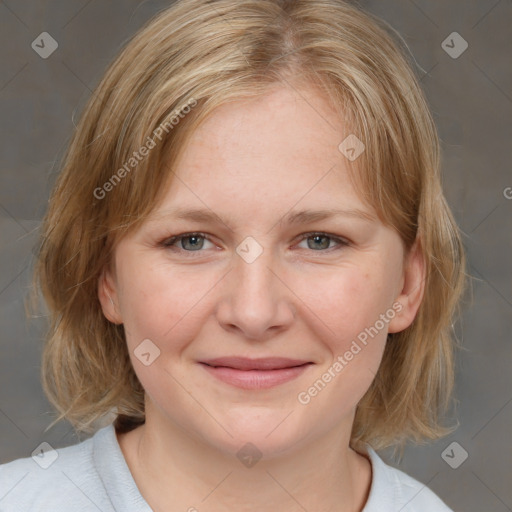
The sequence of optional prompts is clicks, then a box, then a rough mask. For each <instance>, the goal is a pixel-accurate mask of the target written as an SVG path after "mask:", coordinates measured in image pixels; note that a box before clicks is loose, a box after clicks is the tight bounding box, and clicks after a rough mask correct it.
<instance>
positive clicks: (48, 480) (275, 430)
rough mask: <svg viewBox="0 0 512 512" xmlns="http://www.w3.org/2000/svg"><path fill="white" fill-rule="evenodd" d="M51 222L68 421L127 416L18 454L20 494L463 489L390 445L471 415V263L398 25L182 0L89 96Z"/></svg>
mask: <svg viewBox="0 0 512 512" xmlns="http://www.w3.org/2000/svg"><path fill="white" fill-rule="evenodd" d="M43 231H44V232H43V244H42V248H41V253H40V258H39V262H38V267H37V274H36V275H37V277H38V282H39V284H40V286H41V289H42V291H43V293H44V296H45V299H46V302H47V304H48V307H49V309H50V312H51V315H52V319H53V322H52V325H51V329H50V334H49V338H48V341H47V344H46V346H45V351H44V355H43V384H44V388H45V391H46V393H47V395H48V397H49V398H50V400H51V401H52V403H53V404H54V405H55V407H56V408H57V410H58V411H59V417H58V418H57V419H56V421H58V420H60V419H62V418H67V419H68V420H69V421H71V422H72V423H73V425H74V426H75V427H76V428H77V430H79V431H85V432H95V430H96V426H95V425H98V423H99V422H100V421H107V420H106V418H109V415H110V417H111V416H112V415H113V416H114V422H113V423H108V421H107V423H108V424H107V425H106V426H103V427H102V428H100V429H99V430H97V431H96V432H95V433H94V436H93V437H92V438H90V439H88V440H86V441H83V442H82V443H80V444H77V445H74V446H71V447H67V448H64V449H60V450H58V451H52V450H51V449H50V448H49V447H43V448H41V449H40V450H39V451H38V452H36V453H35V454H33V457H32V458H30V457H29V458H25V459H18V460H16V461H13V462H11V463H9V464H4V465H3V466H0V475H1V477H2V478H1V484H0V496H4V498H3V499H2V501H0V505H1V506H2V510H5V511H6V512H7V511H11V510H48V509H51V510H69V509H76V510H98V509H99V510H102V511H112V510H119V511H121V510H122V511H130V510H133V511H135V510H154V511H163V510H165V511H178V510H188V511H195V510H198V511H228V510H229V511H231V510H246V511H256V510H258V511H260V510H270V509H272V510H274V509H277V510H286V511H295V510H297V511H299V510H309V511H321V510H333V511H334V510H336V511H338V512H349V511H350V512H354V511H364V512H374V511H379V512H382V511H396V510H402V511H404V512H405V511H409V512H410V511H428V512H433V511H447V510H450V509H449V508H448V507H447V506H446V505H445V504H444V503H443V502H442V501H441V500H440V499H439V498H438V497H437V496H436V495H435V494H434V493H433V492H432V491H430V490H429V489H428V488H425V486H424V485H423V484H421V483H420V482H418V481H416V480H414V479H412V478H411V477H409V476H407V475H406V474H404V473H402V472H400V471H398V470H397V469H394V468H392V467H390V466H388V465H386V464H385V463H384V462H383V461H382V459H381V458H380V457H379V456H378V455H377V453H376V451H375V450H378V449H382V448H385V447H388V446H395V447H400V446H403V444H404V443H405V442H406V441H407V440H412V441H416V442H420V441H422V440H425V439H436V438H438V437H440V436H441V435H443V434H446V433H447V432H448V431H449V430H448V429H446V428H443V427H442V426H441V425H440V424H439V422H438V416H439V414H440V413H441V412H442V411H443V408H444V407H446V406H447V404H448V403H449V399H450V393H451V388H452V383H453V368H452V365H453V362H452V357H453V354H452V352H453V340H452V337H451V325H452V322H453V316H454V313H455V309H456V306H457V303H458V300H459V297H460V295H461V293H462V290H463V285H464V265H465V260H464V253H463V249H462V244H461V241H460V236H459V232H458V229H457V226H456V225H455V222H454V220H453V217H452V215H451V213H450V210H449V208H448V206H447V204H446V202H445V199H444V197H443V193H442V189H441V183H440V171H439V146H438V138H437V134H436V130H435V125H434V123H433V121H432V118H431V115H430V113H429V111H428V107H427V103H426V101H425V99H424V96H423V94H422V92H421V89H420V87H419V84H418V81H417V80H416V78H415V76H414V73H413V72H412V71H411V68H410V66H409V64H408V62H407V59H406V57H405V54H404V53H403V52H402V50H400V49H399V47H398V46H397V44H396V42H395V41H394V40H393V38H392V36H391V33H390V31H389V30H388V29H387V28H386V26H385V25H384V24H383V23H382V22H380V21H379V20H377V19H374V18H373V17H372V16H370V15H369V14H366V13H364V12H362V11H361V10H359V9H356V8H355V7H353V6H351V5H349V4H347V3H344V2H341V1H338V0H297V1H294V2H285V1H278V0H242V1H240V0H219V1H215V2H211V1H208V0H184V1H181V2H177V3H175V4H174V5H172V6H171V7H170V8H169V9H166V10H165V11H163V12H161V13H160V14H159V15H158V16H156V17H155V18H154V19H153V20H151V21H150V22H149V23H148V24H147V25H146V26H145V27H144V28H143V29H142V30H141V31H140V32H139V33H138V34H137V35H136V36H135V37H134V38H133V40H131V41H130V42H129V43H128V44H127V46H126V47H125V48H124V50H123V51H122V52H121V54H120V55H119V57H118V58H117V59H116V60H115V62H114V63H113V64H112V65H111V66H110V68H109V69H108V71H107V73H106V75H105V77H104V79H103V80H102V82H101V83H100V85H99V86H98V88H97V90H96V92H95V93H94V94H93V96H92V97H91V99H90V102H89V104H88V105H87V107H86V109H85V112H84V114H83V116H82V119H81V121H80V123H79V125H78V128H77V131H76V133H75V134H74V136H73V138H72V141H71V143H70V146H69V150H68V153H67V155H66V158H65V161H64V164H63V168H62V172H61V174H60V177H59V179H58V182H57V184H56V187H55V190H54V193H53V195H52V197H51V200H50V206H49V211H48V214H47V217H46V219H45V224H44V230H43ZM38 459H39V460H38ZM34 462H36V463H37V464H35V463H34ZM24 475H25V476H24Z"/></svg>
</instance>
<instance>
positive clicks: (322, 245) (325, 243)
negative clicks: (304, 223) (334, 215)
mask: <svg viewBox="0 0 512 512" xmlns="http://www.w3.org/2000/svg"><path fill="white" fill-rule="evenodd" d="M310 239H312V240H313V242H312V243H309V240H310ZM304 240H307V241H308V249H312V250H313V251H322V250H324V249H328V250H331V249H336V248H339V246H346V245H349V244H348V242H346V241H345V240H342V239H341V238H338V237H335V236H331V235H328V234H327V233H305V234H304V235H303V236H302V238H301V240H300V241H301V242H302V241H304ZM333 240H334V241H336V243H337V244H338V247H334V248H333V247H329V246H330V242H331V241H333ZM324 252H325V251H324Z"/></svg>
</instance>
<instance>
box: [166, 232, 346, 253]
mask: <svg viewBox="0 0 512 512" xmlns="http://www.w3.org/2000/svg"><path fill="white" fill-rule="evenodd" d="M317 235H319V236H326V237H328V238H330V239H331V240H333V241H335V242H336V243H337V244H338V245H337V246H335V247H330V248H328V249H323V250H318V251H315V250H313V249H311V250H310V252H313V253H315V252H316V253H319V254H322V253H324V254H325V253H331V252H333V251H336V250H339V249H340V248H343V247H350V246H351V245H352V242H351V241H350V240H348V239H346V238H344V237H340V236H337V235H334V234H331V233H328V232H325V231H308V232H306V233H301V234H300V235H299V236H298V237H296V238H295V240H296V242H295V243H300V242H302V241H303V240H305V239H307V238H309V237H312V236H317ZM192 236H200V237H201V238H204V239H205V240H207V241H209V242H210V243H215V242H213V241H212V239H211V238H212V237H211V235H209V234H208V233H204V232H201V231H188V232H185V233H180V234H178V235H172V236H170V237H166V238H165V239H164V240H162V241H161V242H159V244H158V245H160V246H162V247H164V248H173V244H174V243H176V242H177V241H179V240H181V239H183V238H188V237H192ZM306 250H307V249H306ZM176 251H177V252H180V253H186V254H187V255H188V256H187V257H194V256H193V254H194V253H199V254H200V253H201V252H204V251H202V250H198V251H186V250H185V249H182V248H181V247H177V248H176Z"/></svg>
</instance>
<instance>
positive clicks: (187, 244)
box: [159, 232, 350, 256]
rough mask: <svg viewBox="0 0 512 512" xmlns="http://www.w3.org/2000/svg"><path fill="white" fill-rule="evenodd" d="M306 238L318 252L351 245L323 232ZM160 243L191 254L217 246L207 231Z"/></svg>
mask: <svg viewBox="0 0 512 512" xmlns="http://www.w3.org/2000/svg"><path fill="white" fill-rule="evenodd" d="M304 240H307V242H308V243H307V249H310V250H312V251H316V252H331V251H335V250H339V249H341V248H343V247H345V246H349V245H350V243H349V242H347V241H346V240H343V239H342V238H339V237H335V236H333V235H329V234H327V233H323V232H313V233H304V234H303V235H301V238H300V240H299V243H301V242H303V241H304ZM205 242H206V243H209V244H211V247H205ZM333 242H334V243H335V244H336V245H335V246H334V247H332V246H331V244H332V243H333ZM159 245H161V246H162V247H165V248H167V249H170V250H172V251H174V252H182V253H189V255H190V256H192V255H191V254H190V253H194V252H196V253H200V252H201V250H202V249H212V248H213V247H215V245H214V244H213V243H212V242H211V241H210V240H209V238H208V235H206V234H205V233H182V234H180V235H175V236H171V237H169V238H166V239H165V240H163V241H162V242H160V244H159Z"/></svg>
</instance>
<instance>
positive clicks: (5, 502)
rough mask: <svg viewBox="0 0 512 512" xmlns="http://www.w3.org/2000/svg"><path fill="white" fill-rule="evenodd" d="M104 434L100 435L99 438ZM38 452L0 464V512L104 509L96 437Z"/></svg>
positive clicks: (46, 446) (106, 511)
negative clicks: (95, 459) (95, 448)
mask: <svg viewBox="0 0 512 512" xmlns="http://www.w3.org/2000/svg"><path fill="white" fill-rule="evenodd" d="M100 432H101V431H99V432H97V433H96V434H95V436H97V435H98V434H99V433H100ZM40 446H41V448H40V449H39V450H38V453H34V454H33V456H31V457H25V458H20V459H16V460H14V461H12V462H8V463H6V464H1V465H0V510H1V511H2V512H20V511H25V510H26V511H28V510H30V511H33V512H39V511H48V510H52V511H55V512H58V511H68V510H83V511H86V512H88V511H89V510H91V511H92V510H94V511H95V512H97V510H98V507H100V508H101V510H104V511H105V512H108V511H109V510H111V509H109V508H106V507H102V505H103V496H102V483H101V479H100V478H99V476H98V474H97V472H96V470H95V467H94V461H93V438H89V439H86V440H85V441H82V442H80V443H78V444H75V445H73V446H68V447H65V448H59V449H56V450H54V449H53V448H52V447H51V446H50V445H49V444H43V445H40Z"/></svg>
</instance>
